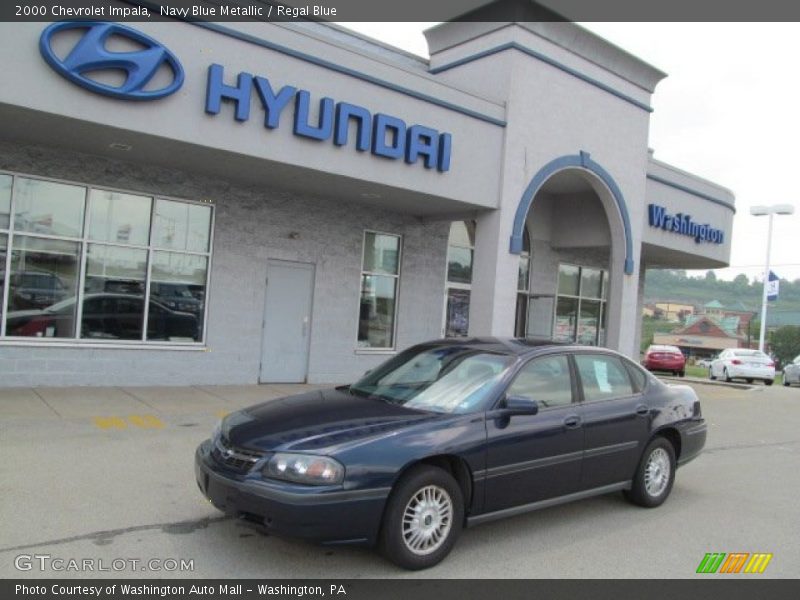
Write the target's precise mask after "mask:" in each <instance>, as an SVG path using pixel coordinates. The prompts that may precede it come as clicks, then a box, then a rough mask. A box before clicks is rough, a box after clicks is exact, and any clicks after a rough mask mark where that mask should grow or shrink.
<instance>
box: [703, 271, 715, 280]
mask: <svg viewBox="0 0 800 600" xmlns="http://www.w3.org/2000/svg"><path fill="white" fill-rule="evenodd" d="M716 280H717V274H716V273H714V271H706V281H716Z"/></svg>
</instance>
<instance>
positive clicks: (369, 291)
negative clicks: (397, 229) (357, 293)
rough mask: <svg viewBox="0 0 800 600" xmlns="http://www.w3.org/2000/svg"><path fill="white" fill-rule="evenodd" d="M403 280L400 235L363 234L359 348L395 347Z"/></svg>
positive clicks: (368, 232) (369, 232)
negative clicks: (401, 280)
mask: <svg viewBox="0 0 800 600" xmlns="http://www.w3.org/2000/svg"><path fill="white" fill-rule="evenodd" d="M399 281H400V236H398V235H391V234H385V233H373V232H371V231H367V232H365V233H364V253H363V263H362V270H361V299H360V303H359V310H358V347H359V348H393V347H394V325H395V319H396V316H397V288H398V284H399Z"/></svg>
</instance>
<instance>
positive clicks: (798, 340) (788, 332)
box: [770, 325, 800, 365]
mask: <svg viewBox="0 0 800 600" xmlns="http://www.w3.org/2000/svg"><path fill="white" fill-rule="evenodd" d="M770 346H771V348H772V352H773V354H774V355H775V358H777V359H778V360H779V361H781V364H783V365H785V364H787V363H789V362H791V361H792V359H794V357H795V356H798V355H800V326H797V325H784V326H783V327H779V328H778V329H776V330H775V331H773V332H772V335H771V336H770Z"/></svg>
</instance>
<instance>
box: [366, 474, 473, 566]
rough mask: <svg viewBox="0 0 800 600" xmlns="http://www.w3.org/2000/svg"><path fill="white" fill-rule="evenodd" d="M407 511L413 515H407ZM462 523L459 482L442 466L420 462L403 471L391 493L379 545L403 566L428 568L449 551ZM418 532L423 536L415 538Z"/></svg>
mask: <svg viewBox="0 0 800 600" xmlns="http://www.w3.org/2000/svg"><path fill="white" fill-rule="evenodd" d="M436 500H438V502H437V501H436ZM448 505H449V510H448ZM415 508H416V509H417V510H416V511H415V510H414V509H415ZM448 512H449V515H448V514H447V513H448ZM406 513H409V517H410V519H405V518H404V516H405V514H406ZM414 515H416V516H414ZM426 520H427V523H426V522H425V521H426ZM463 525H464V497H463V494H462V493H461V487H460V486H459V485H458V482H456V480H455V479H453V477H452V476H451V475H450V474H449V473H447V472H446V471H444V470H442V469H439V468H437V467H433V466H430V465H419V466H417V467H413V468H412V469H411V470H410V471H408V472H407V473H406V474H405V475H403V477H402V478H401V479H400V481H398V482H397V483H396V484H395V486H394V489H393V490H392V493H391V495H390V496H389V502H388V504H387V506H386V512H385V513H384V515H383V523H382V524H381V536H380V541H379V548H380V551H381V553H382V554H383V555H384V556H385V557H386V558H388V559H389V560H390V561H392V562H393V563H394V564H396V565H398V566H400V567H403V568H404V569H409V570H412V571H416V570H419V569H427V568H429V567H432V566H434V565H436V564H438V563H439V562H441V561H442V560H443V559H444V557H445V556H447V555H448V554H449V553H450V551H451V550H452V549H453V546H454V545H455V543H456V540H457V539H458V536H459V535H460V533H461V529H462V527H463ZM415 532H416V533H417V534H420V535H422V536H423V537H421V538H419V539H417V540H414V537H413V536H414V534H415ZM437 532H438V533H439V538H436V537H435V534H436V533H437ZM414 546H416V548H415V547H414Z"/></svg>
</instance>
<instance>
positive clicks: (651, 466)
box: [195, 339, 706, 569]
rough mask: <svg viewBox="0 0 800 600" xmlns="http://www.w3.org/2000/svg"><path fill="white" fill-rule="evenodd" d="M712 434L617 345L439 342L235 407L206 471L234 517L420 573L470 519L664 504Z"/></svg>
mask: <svg viewBox="0 0 800 600" xmlns="http://www.w3.org/2000/svg"><path fill="white" fill-rule="evenodd" d="M705 440H706V424H705V421H704V419H703V418H702V416H701V412H700V402H699V401H698V399H697V396H696V395H695V393H694V391H693V390H692V389H691V388H689V387H686V386H669V385H665V384H663V383H661V382H660V381H658V380H657V379H655V378H654V377H653V376H652V375H650V374H649V373H647V372H646V371H644V370H643V369H642V368H641V367H639V366H638V365H636V364H635V363H633V362H631V361H630V360H628V359H627V358H625V357H623V356H621V355H619V354H616V353H615V352H612V351H609V350H603V349H598V348H588V347H579V346H559V345H553V344H533V343H530V342H524V341H519V340H499V339H471V340H458V341H455V340H444V341H437V342H430V343H426V344H421V345H419V346H415V347H413V348H410V349H409V350H406V351H405V352H402V353H400V354H398V355H397V356H395V357H394V358H392V359H391V360H389V361H387V362H386V363H384V364H383V365H381V366H380V367H378V368H376V369H375V370H373V371H371V372H369V373H368V374H367V375H366V376H365V377H364V378H363V379H361V380H360V381H358V382H357V383H355V384H353V385H350V386H343V387H338V388H336V389H331V390H327V391H314V392H309V393H307V394H302V395H298V396H292V397H287V398H282V399H278V400H272V401H269V402H265V403H263V404H258V405H256V406H252V407H250V408H247V409H244V410H241V411H238V412H235V413H232V414H230V415H228V416H227V417H226V418H225V419H224V420H223V421H222V423H221V426H220V427H219V428H218V430H217V431H215V433H214V435H213V437H212V438H211V439H210V440H206V441H205V442H203V443H202V444H201V445H200V447H199V448H198V449H197V453H196V457H195V471H196V477H197V482H198V485H199V486H200V489H201V490H202V492H203V493H204V494H205V495H206V496H207V497H208V498H209V499H210V500H211V502H212V503H213V504H214V505H215V506H216V507H218V508H219V509H221V510H223V511H225V512H228V513H232V514H236V515H239V516H242V517H245V518H249V519H252V520H255V521H257V522H259V523H261V524H263V525H264V526H266V527H267V528H268V529H270V530H272V531H274V532H275V533H277V534H284V535H289V536H295V537H302V538H307V539H311V540H315V541H319V542H324V543H348V542H349V543H366V544H377V545H378V546H379V547H380V548H381V550H382V551H383V552H384V554H385V555H386V556H387V557H388V558H389V559H391V560H392V561H394V562H395V563H397V564H398V565H401V566H403V567H406V568H409V569H420V568H425V567H429V566H432V565H434V564H436V563H438V562H439V561H441V560H442V559H443V558H444V557H445V556H446V555H447V554H448V552H450V550H451V549H452V547H453V545H454V544H455V542H456V539H457V538H458V535H459V533H460V532H461V530H462V528H463V527H464V526H466V525H474V524H477V523H481V522H484V521H488V520H491V519H495V518H499V517H505V516H511V515H515V514H518V513H522V512H525V511H529V510H534V509H537V508H544V507H547V506H553V505H555V504H559V503H562V502H568V501H571V500H578V499H581V498H587V497H589V496H594V495H597V494H605V493H609V492H614V491H620V490H622V491H623V492H624V493H625V495H626V496H627V497H628V498H629V499H630V500H631V501H632V502H634V503H635V504H638V505H640V506H646V507H654V506H658V505H660V504H661V503H662V502H664V500H666V498H667V496H668V495H669V493H670V490H671V488H672V483H673V480H674V477H675V469H676V467H677V466H678V465H682V464H684V463H686V462H688V461H690V460H692V459H693V458H695V457H696V456H697V455H698V454H699V453H700V451H701V449H702V448H703V445H704V444H705Z"/></svg>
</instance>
